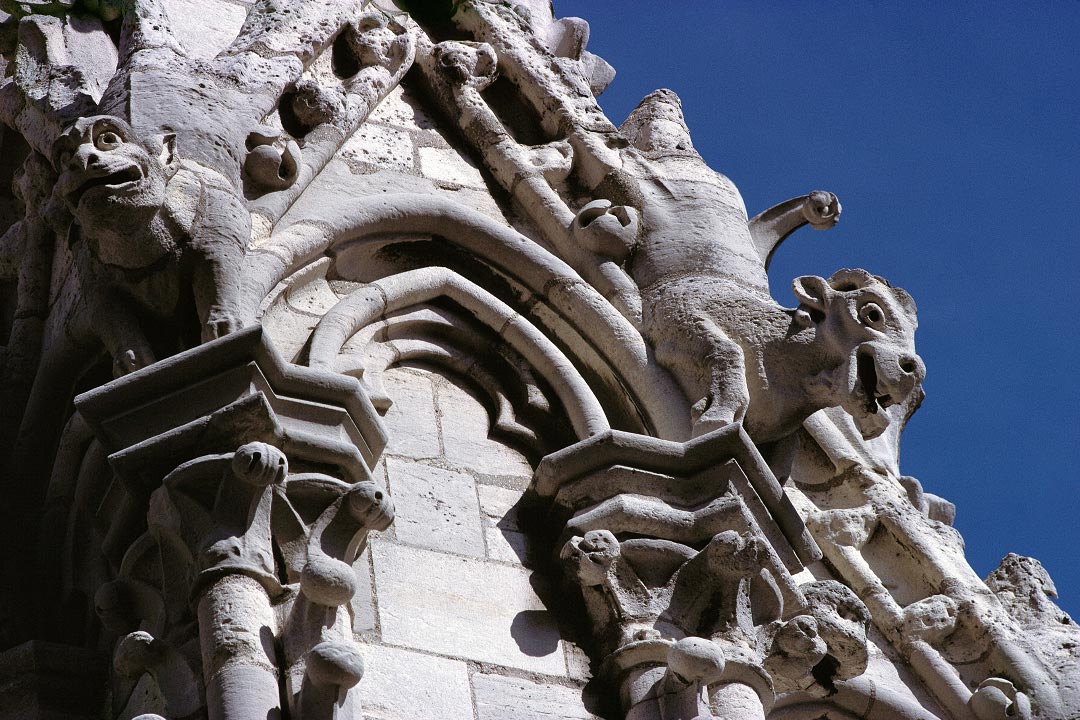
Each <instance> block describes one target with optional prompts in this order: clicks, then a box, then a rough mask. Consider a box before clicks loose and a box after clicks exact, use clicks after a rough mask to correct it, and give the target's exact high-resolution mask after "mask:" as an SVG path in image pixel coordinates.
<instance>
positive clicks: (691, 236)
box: [575, 90, 925, 443]
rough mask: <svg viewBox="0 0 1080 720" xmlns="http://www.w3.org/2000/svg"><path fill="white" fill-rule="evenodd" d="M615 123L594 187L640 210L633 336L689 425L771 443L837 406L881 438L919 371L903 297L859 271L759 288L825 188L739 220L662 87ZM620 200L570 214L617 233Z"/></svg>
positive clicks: (727, 186) (820, 205)
mask: <svg viewBox="0 0 1080 720" xmlns="http://www.w3.org/2000/svg"><path fill="white" fill-rule="evenodd" d="M620 132H621V134H622V135H623V136H624V137H625V138H626V140H627V141H628V146H627V147H625V148H623V149H622V150H621V152H620V153H619V160H618V165H617V166H615V167H613V164H612V162H611V158H610V157H594V158H593V163H594V164H595V165H594V167H593V168H592V173H591V174H592V176H593V177H602V178H603V179H602V180H600V181H599V182H596V183H595V187H594V190H595V191H596V192H597V193H598V194H601V195H604V196H607V197H610V198H612V202H613V203H622V204H623V206H627V205H628V206H631V208H637V210H638V213H639V214H640V222H639V225H640V227H641V229H640V231H638V232H637V233H636V237H634V238H633V239H632V241H631V244H630V246H629V247H628V248H627V250H628V259H627V261H626V270H627V272H628V273H629V274H630V276H631V277H632V278H633V280H634V283H635V284H636V285H637V287H638V288H639V290H640V292H641V331H642V334H643V335H644V336H645V338H646V339H647V340H648V341H649V342H650V343H651V344H652V346H653V347H654V349H655V351H656V359H657V361H658V362H659V363H660V364H661V365H663V366H664V367H665V368H667V369H668V370H669V371H670V372H671V373H672V374H673V375H674V376H675V378H676V379H677V380H678V382H679V384H680V385H681V386H682V388H683V390H684V392H685V393H686V395H687V398H688V399H689V401H690V403H691V405H692V406H691V415H692V418H693V421H694V427H693V433H694V435H701V434H703V433H706V432H709V431H710V430H714V429H716V428H718V427H721V426H723V425H726V424H728V423H731V422H742V423H744V425H745V427H746V430H747V432H748V433H749V434H750V436H751V437H752V438H753V439H754V441H755V442H758V443H765V442H771V441H775V440H778V439H780V438H782V437H785V436H787V435H789V434H790V433H792V432H794V431H795V430H796V429H797V428H798V427H799V425H800V423H802V421H803V420H805V419H806V418H807V417H809V416H810V415H811V414H813V413H814V412H816V411H818V410H821V409H823V408H827V407H836V406H840V407H843V408H844V409H845V410H846V411H847V412H849V413H850V414H851V415H852V417H853V418H854V419H855V423H856V425H857V427H858V428H859V430H860V432H861V433H862V434H863V436H864V437H867V438H871V437H876V436H877V435H880V434H881V433H882V432H883V431H884V430H885V428H886V427H887V426H888V422H889V420H888V417H887V415H886V413H883V412H881V410H882V409H883V408H887V407H889V406H891V405H893V404H898V403H901V402H903V401H904V400H906V399H907V398H908V397H909V396H911V395H912V393H919V392H921V389H917V388H920V383H921V382H922V379H923V376H924V375H925V367H924V365H923V362H922V360H921V359H920V358H919V356H918V355H917V354H916V352H915V340H914V336H915V327H916V324H917V323H916V314H915V303H914V302H913V301H912V299H911V296H909V295H908V294H907V293H906V292H904V291H903V290H901V289H899V288H894V287H891V286H890V285H889V283H888V282H887V281H885V280H884V279H883V278H880V277H878V276H876V275H872V274H870V273H868V272H866V271H865V270H840V271H838V272H836V273H835V274H834V275H833V276H832V277H831V278H829V279H828V280H825V279H823V278H821V277H817V276H804V277H800V278H797V279H796V280H795V281H794V291H795V296H796V297H797V298H798V300H799V306H798V307H797V308H795V309H785V308H783V307H781V306H780V305H779V304H778V303H777V302H776V301H775V300H774V299H773V298H772V296H771V295H770V294H769V285H768V277H767V275H766V268H767V266H768V263H769V260H770V259H771V257H772V255H773V252H774V251H775V250H776V248H777V247H778V246H779V245H780V243H781V242H783V240H784V239H785V238H786V237H787V236H788V235H790V234H791V232H793V231H794V230H795V229H797V228H798V227H801V226H803V225H806V224H810V225H812V226H813V227H815V228H817V229H827V228H829V227H832V226H833V225H835V224H836V221H837V219H838V216H839V213H840V206H839V203H838V202H837V200H836V197H835V196H834V195H832V194H831V193H826V192H821V191H815V192H813V193H810V194H808V195H806V196H803V197H799V198H795V199H793V200H789V201H787V202H785V203H781V204H780V205H777V206H776V207H774V208H772V209H770V210H766V211H765V212H763V213H761V214H760V215H758V216H756V217H754V218H753V219H749V220H748V218H747V213H746V207H745V205H744V203H743V199H742V196H741V195H740V194H739V191H738V189H737V188H736V187H735V185H734V184H733V183H732V182H731V181H730V180H729V179H728V178H726V177H725V176H723V175H721V174H720V173H718V172H716V171H714V170H712V169H711V168H710V167H709V166H708V165H707V164H706V163H705V161H704V160H703V159H702V158H701V156H700V155H699V154H698V153H697V151H696V150H694V147H693V145H692V143H691V141H690V133H689V130H688V129H687V127H686V124H685V122H684V120H683V115H682V107H681V103H680V101H679V98H678V96H676V95H675V93H673V92H671V91H670V90H658V91H656V92H654V93H652V94H651V95H649V96H648V97H646V98H645V99H644V100H643V101H642V102H641V104H640V105H639V106H638V107H637V109H635V110H634V112H633V113H631V115H630V117H629V118H627V120H626V122H625V123H623V125H622V127H621V128H620ZM575 150H576V151H580V152H581V153H582V154H583V155H587V154H588V153H590V152H593V151H592V149H591V147H590V146H588V145H587V144H585V143H577V145H576V147H575ZM579 159H581V160H583V161H584V160H587V158H579ZM586 174H589V173H586ZM620 207H621V206H620V205H618V204H615V205H612V207H610V208H609V209H607V211H606V212H604V213H597V212H594V211H590V212H589V213H588V214H587V216H584V215H585V211H582V214H579V216H578V221H577V222H581V223H588V224H590V225H597V226H598V227H597V230H599V231H603V230H604V229H605V228H604V226H603V225H604V223H607V225H608V226H611V228H612V231H611V233H609V234H612V235H617V234H618V230H619V227H620V226H623V225H625V223H617V222H616V221H617V220H618V217H619V208H620ZM624 234H625V233H624Z"/></svg>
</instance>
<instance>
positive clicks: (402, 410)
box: [382, 370, 442, 459]
mask: <svg viewBox="0 0 1080 720" xmlns="http://www.w3.org/2000/svg"><path fill="white" fill-rule="evenodd" d="M382 382H383V384H384V387H385V390H386V394H387V395H389V396H390V399H391V400H392V401H393V404H392V405H391V406H390V409H389V410H387V411H386V414H385V415H384V416H383V422H384V423H386V427H387V431H388V433H389V435H390V441H389V443H388V445H387V450H386V452H387V453H389V454H391V455H403V456H405V457H409V458H415V459H420V458H434V457H438V456H439V455H440V454H441V450H442V448H441V444H440V442H439V424H438V416H437V415H436V414H435V390H434V388H433V387H432V384H431V379H430V378H429V377H428V376H427V375H426V374H424V373H412V372H406V371H397V370H389V371H387V372H385V373H383V375H382Z"/></svg>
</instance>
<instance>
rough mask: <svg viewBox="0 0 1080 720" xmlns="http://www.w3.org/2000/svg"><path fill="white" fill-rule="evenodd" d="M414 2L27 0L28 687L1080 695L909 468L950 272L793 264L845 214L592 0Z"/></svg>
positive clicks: (904, 714)
mask: <svg viewBox="0 0 1080 720" xmlns="http://www.w3.org/2000/svg"><path fill="white" fill-rule="evenodd" d="M406 4H407V5H408V6H409V7H411V8H412V10H413V11H414V12H415V13H416V14H417V17H416V18H415V19H414V18H412V17H410V16H409V15H408V13H406V12H402V11H401V10H400V9H399V8H398V6H397V4H396V3H394V2H391V0H378V2H362V1H361V0H334V1H333V2H307V1H306V0H251V1H250V2H248V1H247V0H124V1H123V2H121V1H120V0H81V1H80V2H75V0H0V7H2V10H0V55H2V58H3V59H2V60H0V68H3V72H2V73H0V75H2V77H0V158H2V160H0V181H2V185H3V187H0V328H2V329H3V330H4V335H5V336H4V337H0V407H2V408H3V410H4V412H3V413H0V448H3V452H4V458H3V465H2V466H0V495H2V496H3V500H4V501H3V502H2V503H0V507H3V508H4V511H5V513H4V518H3V522H0V531H2V532H3V533H4V534H3V537H0V547H3V548H5V550H4V554H3V555H2V556H0V574H2V575H3V577H4V580H5V582H4V583H3V587H4V588H5V589H4V590H3V592H2V593H0V668H2V669H3V670H4V671H5V672H4V673H2V675H3V680H2V681H0V708H2V711H0V714H2V713H7V715H11V716H12V717H20V718H22V717H25V718H27V720H30V718H35V719H36V720H41V719H42V718H52V717H56V718H60V717H63V718H68V717H70V718H83V717H93V718H109V719H110V720H111V719H113V718H117V719H120V720H129V719H131V718H135V717H142V718H145V720H160V718H195V717H209V718H211V720H267V718H276V717H279V716H280V717H286V716H287V717H289V718H292V720H321V719H323V718H330V717H334V718H336V719H337V720H363V718H370V719H373V720H374V719H378V720H406V719H407V720H415V719H417V718H419V719H423V718H436V717H438V718H452V719H457V718H476V719H477V720H503V719H505V720H509V719H510V718H514V719H515V720H516V719H518V718H525V719H530V718H532V719H536V720H539V719H540V718H551V719H553V720H554V719H555V718H565V719H575V720H584V719H585V718H593V717H597V714H598V713H603V714H604V715H605V717H607V716H610V717H625V718H627V720H660V719H661V718H667V719H671V718H684V719H686V720H689V719H690V718H694V720H708V719H710V718H715V719H716V720H719V718H738V720H744V719H745V720H750V719H751V718H753V719H754V720H765V718H766V716H769V717H772V716H773V715H776V716H777V717H782V718H809V717H815V718H817V717H825V716H828V717H832V716H834V715H836V716H838V717H839V716H844V717H848V716H851V717H855V716H858V717H863V716H866V717H869V718H904V719H905V720H930V719H931V718H937V719H938V720H946V719H950V720H1002V719H1003V718H1019V719H1020V720H1028V719H1035V718H1038V719H1039V720H1060V719H1062V718H1072V717H1080V685H1078V682H1080V681H1078V680H1077V679H1076V678H1078V677H1080V650H1078V648H1080V629H1078V628H1077V626H1076V625H1075V623H1074V622H1073V621H1072V619H1071V618H1069V617H1068V616H1067V615H1066V614H1065V613H1063V612H1062V611H1061V610H1060V608H1058V607H1057V606H1056V605H1055V604H1054V603H1053V602H1052V600H1051V598H1052V597H1054V596H1055V593H1056V589H1055V587H1054V584H1053V582H1052V580H1051V579H1050V577H1049V575H1048V574H1047V573H1046V571H1045V569H1044V568H1043V567H1042V566H1041V565H1040V564H1039V563H1038V561H1036V560H1033V559H1031V558H1023V557H1020V556H1017V555H1009V556H1008V557H1007V558H1006V559H1005V560H1004V561H1003V562H1002V566H1001V567H1000V568H998V570H996V571H995V572H994V573H992V574H991V575H990V576H989V577H988V578H987V579H986V581H985V583H984V582H982V581H980V579H979V578H978V577H976V576H975V575H974V573H973V571H972V570H971V568H970V567H969V566H968V564H967V563H966V561H965V560H964V557H963V543H962V540H961V538H960V537H959V534H958V533H957V532H956V530H955V529H953V528H952V527H950V524H951V520H952V517H953V515H954V509H953V508H952V506H951V504H950V503H949V502H948V501H946V500H944V499H942V498H940V497H937V496H936V495H933V494H931V493H927V492H925V491H924V490H923V489H922V485H921V483H920V482H919V481H918V480H917V479H915V478H911V477H907V476H904V475H902V473H901V471H900V468H899V460H898V458H899V438H900V432H901V430H902V429H903V427H904V425H905V423H906V422H907V421H908V420H909V419H910V417H911V416H912V414H913V413H914V412H915V410H916V409H917V408H918V405H919V403H920V401H921V398H922V389H921V383H922V379H923V376H924V373H925V368H924V367H923V364H922V360H921V359H920V358H919V356H918V354H917V353H916V349H915V344H914V330H915V324H916V315H915V305H914V302H913V300H912V299H911V298H910V297H909V296H908V295H907V294H906V293H905V292H904V291H902V290H900V289H898V288H894V287H892V286H890V285H888V283H886V282H885V281H884V280H882V279H881V278H879V277H877V276H874V275H871V274H870V273H868V272H866V271H863V270H841V271H838V272H837V273H835V274H834V275H833V276H832V277H830V278H828V279H825V278H822V277H817V276H803V277H800V278H798V279H796V281H795V283H794V291H795V297H796V299H797V301H798V306H797V307H795V308H793V309H785V308H784V307H782V306H781V305H780V304H779V303H778V302H777V301H776V300H774V299H773V298H772V297H770V295H769V291H768V277H767V274H766V271H767V269H768V266H769V263H770V260H771V257H772V255H773V253H774V252H775V250H776V249H777V247H778V246H779V245H780V243H781V242H782V241H783V240H784V238H786V237H787V236H788V235H789V234H790V233H792V232H794V231H795V230H797V229H798V228H800V227H803V226H806V225H810V226H811V227H813V228H816V229H827V228H829V227H831V226H832V225H834V224H835V223H836V221H837V218H838V216H839V213H840V204H839V201H838V199H837V198H836V197H835V196H834V195H832V194H831V193H827V192H822V191H815V192H811V193H808V194H807V195H803V196H800V197H797V198H794V199H792V200H789V201H786V202H783V203H780V204H779V205H776V206H775V207H773V208H770V209H769V210H766V211H765V212H763V213H761V214H759V215H757V216H755V217H749V216H748V214H747V212H746V208H745V206H744V203H743V200H742V197H741V195H740V193H739V190H738V188H736V187H735V186H734V184H732V182H731V181H730V180H729V179H728V178H727V177H725V176H724V175H722V174H721V173H719V172H716V171H715V170H713V169H712V168H710V167H708V166H707V165H706V163H705V162H704V160H703V159H702V158H701V157H700V156H699V154H698V153H697V151H696V150H694V146H693V142H692V140H691V138H690V133H689V129H688V128H687V126H686V124H685V122H684V119H683V116H682V110H681V101H680V100H679V98H678V97H677V96H676V95H675V93H673V92H671V91H669V90H658V91H656V92H654V93H651V94H650V95H648V96H647V97H646V98H645V99H644V100H643V101H642V102H641V104H640V105H639V106H638V108H637V109H636V110H634V112H633V113H631V115H630V117H629V118H628V119H627V120H626V122H624V123H623V124H622V126H620V127H616V126H615V125H614V124H613V123H612V122H611V121H610V120H609V119H608V118H607V117H606V116H605V115H604V113H603V112H602V110H601V109H600V107H599V105H598V104H597V102H596V100H595V96H596V95H597V94H599V93H600V92H601V91H602V90H603V89H604V88H605V87H606V86H607V84H608V83H609V82H610V81H611V79H612V77H613V69H612V68H611V67H610V66H609V65H607V63H605V62H604V61H603V60H602V59H600V58H598V57H597V56H595V55H594V54H592V53H590V52H589V51H588V50H587V44H588V39H589V26H588V24H587V23H586V22H585V21H584V20H581V19H579V18H556V17H554V16H553V12H552V7H551V4H550V3H549V2H548V1H547V0H520V1H518V2H513V3H506V2H489V1H488V0H460V1H458V2H453V3H448V2H447V3H434V2H432V3H424V2H410V3H402V5H403V6H404V5H406ZM443 6H445V8H444V7H443ZM451 6H452V8H451ZM443 10H445V11H446V12H443ZM9 13H11V15H9ZM112 375H116V376H124V377H122V378H121V379H119V380H117V381H115V382H113V383H108V378H109V377H110V376H112ZM76 389H77V390H78V391H79V392H83V394H82V395H80V396H79V397H78V398H74V395H75V392H76ZM73 408H74V410H73ZM376 408H377V409H378V410H376ZM384 448H385V449H386V453H387V454H386V455H385V456H384V457H380V456H381V453H382V451H383V450H384ZM534 466H536V471H535V473H534ZM384 479H385V485H383V484H382V481H383V480H384ZM395 503H396V513H397V521H396V524H395V526H394V527H393V528H392V529H391V528H390V523H391V521H392V520H393V519H394V517H395ZM380 531H388V532H386V534H385V536H383V537H378V536H377V535H376V533H379V532H380ZM369 538H372V539H373V540H372V542H374V546H373V547H372V548H370V549H368V547H367V543H368V542H369ZM822 556H824V559H825V560H826V561H827V562H825V563H822V562H819V560H821V558H822ZM556 557H557V558H559V560H560V561H561V567H559V566H557V564H556V563H555V562H552V561H553V560H554V559H555V558H556ZM560 572H561V573H562V576H561V577H558V576H557V575H558V573H560ZM9 608H10V610H11V611H10V612H9ZM44 637H47V638H53V639H55V638H61V639H63V640H64V641H65V642H70V643H71V645H70V646H63V645H43V644H41V643H40V641H39V642H34V643H29V644H22V645H17V643H19V642H21V641H23V640H31V639H35V638H44ZM75 646H80V648H76V647H75ZM81 646H85V647H93V648H97V649H100V650H101V651H102V652H103V653H104V654H105V655H106V656H107V657H105V658H103V660H102V663H97V662H95V656H94V655H93V654H92V653H89V651H87V650H85V649H81ZM581 648H588V649H589V652H591V653H594V654H593V656H592V657H591V658H590V657H587V656H586V655H585V654H584V652H583V651H582V650H581ZM99 669H100V670H101V671H102V674H101V676H99V673H98V670H99ZM106 672H107V674H108V678H107V679H106V678H105V677H104V673H106ZM594 672H595V674H596V677H593V673H594ZM50 688H51V689H55V688H63V689H64V693H60V694H58V693H56V692H53V693H52V695H50V694H49V689H50ZM72 693H74V694H72ZM69 695H70V697H68V696H69ZM601 708H602V709H601Z"/></svg>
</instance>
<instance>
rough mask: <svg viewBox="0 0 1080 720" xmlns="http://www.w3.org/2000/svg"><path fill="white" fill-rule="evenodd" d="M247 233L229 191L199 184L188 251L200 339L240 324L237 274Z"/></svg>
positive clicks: (246, 219)
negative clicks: (198, 203) (198, 201)
mask: <svg viewBox="0 0 1080 720" xmlns="http://www.w3.org/2000/svg"><path fill="white" fill-rule="evenodd" d="M250 237H251V216H250V214H249V213H248V211H247V208H245V207H244V205H243V203H241V202H240V200H239V199H238V198H237V197H236V196H235V195H234V194H233V193H232V192H231V190H227V189H224V188H218V187H212V186H209V187H208V186H205V185H204V187H203V193H202V201H201V202H200V207H199V214H198V217H197V218H196V221H195V227H194V228H193V230H192V237H191V247H190V249H189V250H188V252H191V253H193V254H194V257H193V258H192V263H193V265H192V289H193V290H194V293H195V308H196V311H197V312H198V315H199V323H200V325H201V327H202V341H203V342H209V341H210V340H214V339H215V338H219V337H223V336H225V335H228V334H229V333H231V332H235V331H236V330H239V329H240V327H241V322H240V273H241V270H242V268H243V260H244V253H245V252H246V251H247V245H248V241H249V240H250Z"/></svg>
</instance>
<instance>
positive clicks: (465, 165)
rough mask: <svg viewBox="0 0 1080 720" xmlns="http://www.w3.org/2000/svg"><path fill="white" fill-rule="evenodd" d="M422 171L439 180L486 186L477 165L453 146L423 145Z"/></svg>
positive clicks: (421, 149) (420, 152) (421, 153)
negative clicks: (436, 146)
mask: <svg viewBox="0 0 1080 720" xmlns="http://www.w3.org/2000/svg"><path fill="white" fill-rule="evenodd" d="M417 152H418V153H419V157H420V172H422V173H423V174H424V176H425V177H429V178H431V179H432V180H435V181H437V182H444V183H449V184H451V185H465V186H467V187H484V178H483V177H482V176H481V175H480V171H479V170H477V168H476V166H475V165H474V164H473V163H471V162H469V160H468V158H466V157H464V156H463V155H462V154H461V153H460V152H458V151H457V150H454V149H453V148H435V147H422V148H420V149H419V150H418V151H417Z"/></svg>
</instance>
